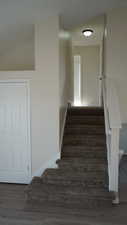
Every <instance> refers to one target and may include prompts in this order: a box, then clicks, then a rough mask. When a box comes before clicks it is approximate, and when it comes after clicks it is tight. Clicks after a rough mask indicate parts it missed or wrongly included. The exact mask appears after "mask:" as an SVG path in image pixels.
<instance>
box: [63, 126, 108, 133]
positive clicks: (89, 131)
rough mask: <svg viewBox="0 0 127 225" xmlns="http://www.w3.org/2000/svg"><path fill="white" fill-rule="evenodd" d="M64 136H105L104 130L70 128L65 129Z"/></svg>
mask: <svg viewBox="0 0 127 225" xmlns="http://www.w3.org/2000/svg"><path fill="white" fill-rule="evenodd" d="M64 134H65V135H68V134H71V135H72V134H75V135H80V134H84V135H89V134H96V135H99V134H103V135H104V134H105V130H104V129H87V128H86V129H85V128H71V127H70V126H69V127H66V128H65V133H64Z"/></svg>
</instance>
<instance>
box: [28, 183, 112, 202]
mask: <svg viewBox="0 0 127 225" xmlns="http://www.w3.org/2000/svg"><path fill="white" fill-rule="evenodd" d="M32 188H35V189H36V190H37V192H39V191H40V192H41V193H42V191H45V192H46V193H47V194H49V193H52V194H55V193H56V194H58V193H60V194H62V193H63V194H67V195H69V194H71V195H76V194H77V195H78V196H79V195H80V196H90V197H93V196H94V197H103V198H104V197H106V198H111V197H112V194H111V193H110V195H109V191H107V189H106V188H95V189H93V188H89V189H88V188H84V187H83V186H79V185H78V186H70V185H56V184H50V185H48V184H46V183H44V182H43V181H42V179H41V181H40V183H36V182H35V183H34V182H33V183H32Z"/></svg>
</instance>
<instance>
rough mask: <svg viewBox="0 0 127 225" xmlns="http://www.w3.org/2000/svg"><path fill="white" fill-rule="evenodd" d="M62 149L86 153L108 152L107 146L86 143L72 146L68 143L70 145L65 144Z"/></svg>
mask: <svg viewBox="0 0 127 225" xmlns="http://www.w3.org/2000/svg"><path fill="white" fill-rule="evenodd" d="M62 151H65V152H73V151H76V152H78V151H81V152H84V153H85V152H86V153H87V152H91V154H92V152H93V153H94V152H96V153H97V154H101V153H102V154H107V151H106V146H86V145H84V146H82V145H81V146H80V145H78V146H71V145H68V146H64V147H63V148H62Z"/></svg>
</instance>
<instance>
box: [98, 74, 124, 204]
mask: <svg viewBox="0 0 127 225" xmlns="http://www.w3.org/2000/svg"><path fill="white" fill-rule="evenodd" d="M102 87H103V91H102V96H103V104H104V114H105V128H106V143H107V153H108V176H109V191H111V192H113V193H114V200H113V203H114V204H119V194H118V193H119V152H120V150H119V136H120V129H121V118H120V109H119V102H118V96H117V92H116V88H115V85H114V81H113V80H112V79H109V78H104V79H103V81H102Z"/></svg>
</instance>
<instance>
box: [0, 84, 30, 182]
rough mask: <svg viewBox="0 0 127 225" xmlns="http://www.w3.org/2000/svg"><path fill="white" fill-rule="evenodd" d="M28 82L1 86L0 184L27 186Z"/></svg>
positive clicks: (28, 169) (28, 151)
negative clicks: (25, 184) (24, 184)
mask: <svg viewBox="0 0 127 225" xmlns="http://www.w3.org/2000/svg"><path fill="white" fill-rule="evenodd" d="M28 102H29V101H28V85H27V82H0V182H8V183H29V181H30V174H31V172H30V164H31V163H30V145H29V107H28Z"/></svg>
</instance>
